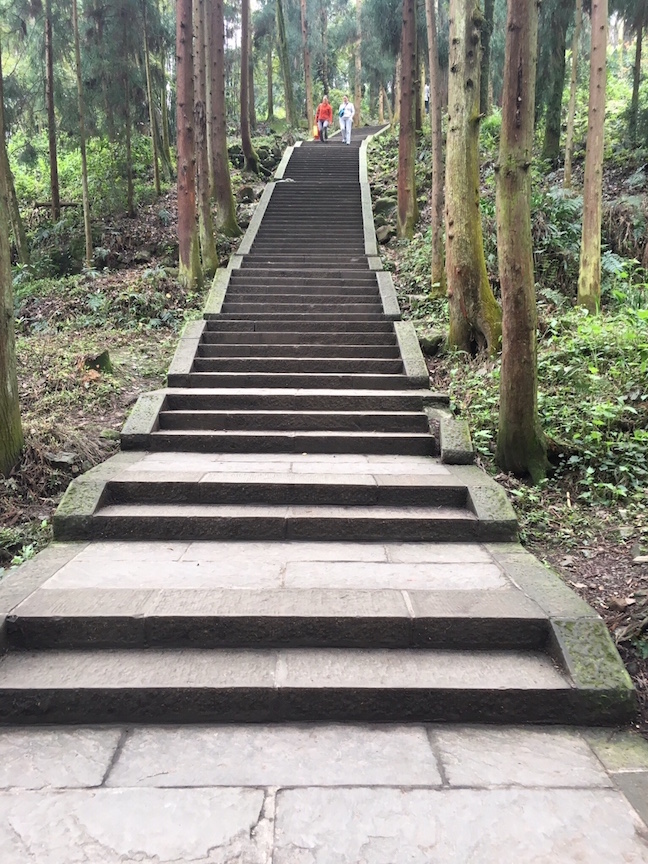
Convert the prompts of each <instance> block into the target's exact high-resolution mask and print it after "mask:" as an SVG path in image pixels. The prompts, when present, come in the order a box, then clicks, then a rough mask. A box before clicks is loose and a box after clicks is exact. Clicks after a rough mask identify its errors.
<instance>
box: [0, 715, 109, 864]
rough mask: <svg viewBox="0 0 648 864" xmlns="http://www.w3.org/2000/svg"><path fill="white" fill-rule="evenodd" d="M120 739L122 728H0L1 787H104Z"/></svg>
mask: <svg viewBox="0 0 648 864" xmlns="http://www.w3.org/2000/svg"><path fill="white" fill-rule="evenodd" d="M120 736H121V730H120V729H118V728H112V729H82V728H81V729H56V730H54V729H29V730H25V729H0V788H2V789H12V788H20V789H43V788H47V787H50V788H55V789H56V788H61V789H64V788H68V789H71V788H75V787H76V788H85V787H90V786H100V785H101V783H102V782H103V778H104V777H105V775H106V772H107V771H108V768H109V766H110V764H111V760H112V758H113V754H114V752H115V748H116V747H117V744H118V742H119V739H120ZM0 830H1V829H0ZM4 860H6V859H4V858H3V861H4Z"/></svg>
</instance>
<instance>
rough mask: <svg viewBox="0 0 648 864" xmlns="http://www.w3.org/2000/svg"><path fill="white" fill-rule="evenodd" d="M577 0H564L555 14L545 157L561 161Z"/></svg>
mask: <svg viewBox="0 0 648 864" xmlns="http://www.w3.org/2000/svg"><path fill="white" fill-rule="evenodd" d="M573 2H574V0H562V2H561V3H558V4H556V6H555V7H554V10H553V12H552V15H551V35H552V39H551V49H550V53H549V79H550V80H549V94H548V98H547V111H546V114H545V135H544V144H543V147H542V158H543V159H547V160H548V161H549V162H553V163H555V162H557V160H558V158H559V156H560V130H561V126H562V97H563V90H564V89H565V51H566V49H567V28H568V27H569V22H570V21H571V19H572V17H573V13H572V9H573Z"/></svg>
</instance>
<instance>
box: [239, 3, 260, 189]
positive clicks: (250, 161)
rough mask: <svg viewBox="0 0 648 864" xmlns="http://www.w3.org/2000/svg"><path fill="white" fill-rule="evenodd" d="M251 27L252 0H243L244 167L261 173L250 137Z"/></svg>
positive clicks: (242, 138)
mask: <svg viewBox="0 0 648 864" xmlns="http://www.w3.org/2000/svg"><path fill="white" fill-rule="evenodd" d="M249 27H250V0H241V146H242V147H243V156H244V158H245V164H244V166H243V167H244V169H245V170H246V171H252V172H253V173H254V174H258V173H259V157H258V156H257V154H256V151H255V149H254V147H253V146H252V138H251V137H250V108H249V98H250V97H249V93H248V88H249V76H250V55H249V46H250V40H249V32H250V30H249Z"/></svg>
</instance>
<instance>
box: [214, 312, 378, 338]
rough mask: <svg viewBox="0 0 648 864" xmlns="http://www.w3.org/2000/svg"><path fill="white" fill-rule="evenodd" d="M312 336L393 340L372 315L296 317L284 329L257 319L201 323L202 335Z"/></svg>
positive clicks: (278, 322)
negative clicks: (366, 317)
mask: <svg viewBox="0 0 648 864" xmlns="http://www.w3.org/2000/svg"><path fill="white" fill-rule="evenodd" d="M286 331H290V332H291V333H312V334H313V336H315V337H318V338H321V337H322V336H323V334H328V333H330V334H331V338H335V339H339V338H340V335H341V334H347V335H348V336H351V337H352V338H355V337H356V335H358V336H367V337H371V338H373V337H374V336H375V335H377V334H383V335H385V334H388V335H389V337H390V338H392V337H394V325H393V323H392V322H391V321H385V318H384V316H376V317H375V318H374V319H372V320H370V321H358V320H357V319H354V320H352V321H351V320H349V321H344V320H342V321H340V320H339V319H338V320H335V321H333V320H323V319H321V318H318V319H317V320H313V318H312V317H310V318H305V317H300V316H297V318H292V319H291V320H290V322H289V326H286V324H285V323H284V321H283V320H273V319H269V320H268V319H265V320H264V319H258V320H250V319H246V318H241V317H240V316H239V317H236V316H234V317H232V318H229V317H227V318H225V317H223V315H215V316H212V317H211V318H207V320H206V323H205V332H209V333H221V332H255V333H267V334H268V335H270V334H273V333H284V332H286Z"/></svg>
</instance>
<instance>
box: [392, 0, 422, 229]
mask: <svg viewBox="0 0 648 864" xmlns="http://www.w3.org/2000/svg"><path fill="white" fill-rule="evenodd" d="M400 71H401V86H400V130H399V134H398V219H397V222H398V236H399V237H412V235H413V234H414V226H415V225H416V222H417V220H418V204H417V201H416V178H415V167H416V131H415V128H414V103H415V100H416V84H415V80H414V79H415V77H416V3H415V0H403V26H402V31H401V67H400Z"/></svg>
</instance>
